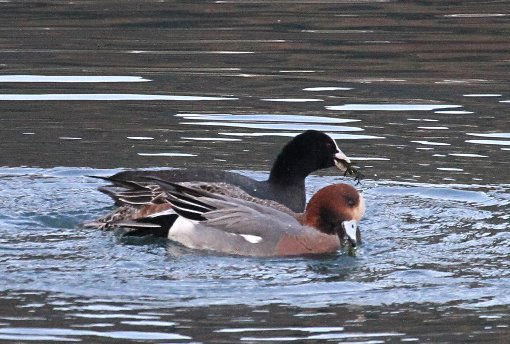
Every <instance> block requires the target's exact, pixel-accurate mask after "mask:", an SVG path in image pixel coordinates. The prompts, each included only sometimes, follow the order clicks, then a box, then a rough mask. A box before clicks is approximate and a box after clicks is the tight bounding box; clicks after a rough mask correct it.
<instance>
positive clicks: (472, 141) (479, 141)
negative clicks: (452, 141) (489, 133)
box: [466, 140, 510, 146]
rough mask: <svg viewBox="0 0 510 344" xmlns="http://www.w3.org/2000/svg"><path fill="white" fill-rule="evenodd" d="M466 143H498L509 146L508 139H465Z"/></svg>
mask: <svg viewBox="0 0 510 344" xmlns="http://www.w3.org/2000/svg"><path fill="white" fill-rule="evenodd" d="M466 142H467V143H477V144H481V145H500V146H510V141H505V140H466Z"/></svg>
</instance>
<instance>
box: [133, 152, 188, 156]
mask: <svg viewBox="0 0 510 344" xmlns="http://www.w3.org/2000/svg"><path fill="white" fill-rule="evenodd" d="M137 154H138V155H140V156H197V155H196V154H189V153H173V152H161V153H137Z"/></svg>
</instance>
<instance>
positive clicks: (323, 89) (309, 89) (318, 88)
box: [303, 87, 353, 92]
mask: <svg viewBox="0 0 510 344" xmlns="http://www.w3.org/2000/svg"><path fill="white" fill-rule="evenodd" d="M352 89H353V88H352V87H307V88H303V91H309V92H322V91H349V90H352Z"/></svg>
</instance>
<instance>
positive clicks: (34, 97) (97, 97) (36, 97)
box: [0, 93, 237, 101]
mask: <svg viewBox="0 0 510 344" xmlns="http://www.w3.org/2000/svg"><path fill="white" fill-rule="evenodd" d="M0 100H13V101H21V100H30V101H41V100H44V101H48V100H52V101H53V100H60V101H70V100H74V101H80V100H92V101H109V100H138V101H141V100H175V101H202V100H237V98H225V97H203V96H177V95H163V94H114V93H103V94H100V93H96V94H71V93H66V94H0Z"/></svg>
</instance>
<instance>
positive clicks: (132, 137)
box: [126, 136, 154, 141]
mask: <svg viewBox="0 0 510 344" xmlns="http://www.w3.org/2000/svg"><path fill="white" fill-rule="evenodd" d="M126 138H127V139H128V140H135V141H136V140H140V141H144V140H154V137H150V136H128V137H126Z"/></svg>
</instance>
